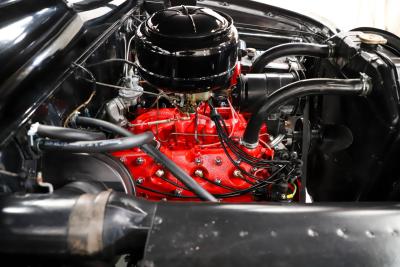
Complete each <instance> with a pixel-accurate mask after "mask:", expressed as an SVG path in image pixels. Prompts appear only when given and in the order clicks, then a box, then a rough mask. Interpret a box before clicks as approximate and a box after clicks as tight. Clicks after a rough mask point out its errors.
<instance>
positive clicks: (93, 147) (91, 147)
mask: <svg viewBox="0 0 400 267" xmlns="http://www.w3.org/2000/svg"><path fill="white" fill-rule="evenodd" d="M153 139H154V135H153V133H151V132H145V133H142V134H138V135H135V136H130V137H123V138H115V139H106V140H96V141H78V142H63V141H58V140H48V139H41V140H39V141H38V144H37V147H38V148H39V150H46V151H66V152H75V153H104V152H113V151H120V150H125V149H130V148H133V147H138V146H142V145H144V144H147V143H150V142H151V141H153Z"/></svg>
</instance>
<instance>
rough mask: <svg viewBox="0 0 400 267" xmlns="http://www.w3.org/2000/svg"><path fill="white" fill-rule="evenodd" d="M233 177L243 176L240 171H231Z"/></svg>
mask: <svg viewBox="0 0 400 267" xmlns="http://www.w3.org/2000/svg"><path fill="white" fill-rule="evenodd" d="M233 176H235V177H239V178H243V174H242V172H241V171H240V170H234V171H233Z"/></svg>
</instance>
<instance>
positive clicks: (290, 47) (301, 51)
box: [250, 43, 333, 73]
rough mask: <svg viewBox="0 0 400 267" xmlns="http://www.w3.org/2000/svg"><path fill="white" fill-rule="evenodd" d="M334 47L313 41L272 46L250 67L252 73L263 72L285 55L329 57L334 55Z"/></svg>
mask: <svg viewBox="0 0 400 267" xmlns="http://www.w3.org/2000/svg"><path fill="white" fill-rule="evenodd" d="M332 54H333V52H332V47H331V46H329V45H320V44H311V43H288V44H281V45H277V46H274V47H271V48H270V49H268V50H267V51H265V52H264V53H262V54H261V55H260V56H259V57H257V58H256V59H255V60H254V62H253V64H252V66H251V69H250V72H251V73H263V72H264V67H265V66H266V65H268V63H270V62H272V61H274V60H275V59H278V58H281V57H285V56H309V57H319V58H327V57H329V56H330V55H332Z"/></svg>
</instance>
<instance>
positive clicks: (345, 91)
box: [242, 77, 372, 148]
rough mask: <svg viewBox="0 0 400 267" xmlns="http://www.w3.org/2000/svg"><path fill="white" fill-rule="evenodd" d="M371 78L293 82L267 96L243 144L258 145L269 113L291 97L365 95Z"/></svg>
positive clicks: (251, 123) (251, 146)
mask: <svg viewBox="0 0 400 267" xmlns="http://www.w3.org/2000/svg"><path fill="white" fill-rule="evenodd" d="M371 88H372V85H371V83H370V82H369V78H367V77H363V78H361V79H309V80H302V81H298V82H294V83H291V84H289V85H286V86H284V87H282V88H281V89H279V90H277V91H275V92H274V93H272V94H271V95H270V96H268V97H267V96H266V97H265V99H264V101H263V103H262V104H261V105H260V106H259V107H258V109H257V111H256V112H255V113H253V114H252V116H251V118H250V120H249V122H248V124H247V127H246V130H245V131H244V134H243V138H242V144H243V145H244V146H246V147H248V148H254V147H255V146H257V145H258V137H259V134H260V129H261V126H262V124H263V123H264V120H265V118H266V117H267V116H268V114H269V113H270V112H271V111H273V110H275V109H276V108H278V107H279V106H281V105H282V104H284V103H285V102H287V101H288V100H290V99H293V98H297V97H303V96H310V95H354V96H365V95H367V94H369V92H370V91H371Z"/></svg>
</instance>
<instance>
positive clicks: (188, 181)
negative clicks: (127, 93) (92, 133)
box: [75, 116, 218, 202]
mask: <svg viewBox="0 0 400 267" xmlns="http://www.w3.org/2000/svg"><path fill="white" fill-rule="evenodd" d="M75 123H76V124H79V125H86V126H91V127H96V128H101V129H105V130H108V131H111V132H113V133H115V134H118V135H122V136H126V137H128V136H135V134H133V133H132V132H130V131H128V130H127V129H124V128H122V127H120V126H118V125H115V124H113V123H110V122H108V121H103V120H99V119H94V118H87V117H80V116H78V117H76V118H75ZM141 149H142V150H143V151H144V152H145V153H146V154H148V155H149V156H150V157H152V158H153V159H154V160H155V161H157V162H158V163H160V164H162V165H163V166H164V167H165V168H166V169H168V170H169V171H170V172H171V173H172V174H173V175H174V176H175V177H176V178H177V179H179V181H181V182H182V183H183V184H184V185H185V186H186V187H187V188H188V189H189V190H190V191H192V192H193V193H194V194H196V195H197V196H198V197H199V198H200V199H201V200H206V201H211V202H217V201H218V200H217V199H216V198H215V197H214V196H213V195H211V194H210V193H209V192H208V191H207V190H205V189H204V188H203V187H201V185H199V184H198V183H197V182H196V181H195V180H194V179H193V178H192V177H191V176H190V175H188V174H187V173H186V172H185V171H183V170H182V169H181V168H180V167H179V166H178V165H176V164H175V162H173V161H172V160H171V159H169V158H168V157H167V156H165V155H164V154H163V153H161V152H160V151H159V150H158V149H157V148H155V147H154V146H153V145H151V144H145V145H142V146H141Z"/></svg>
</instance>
